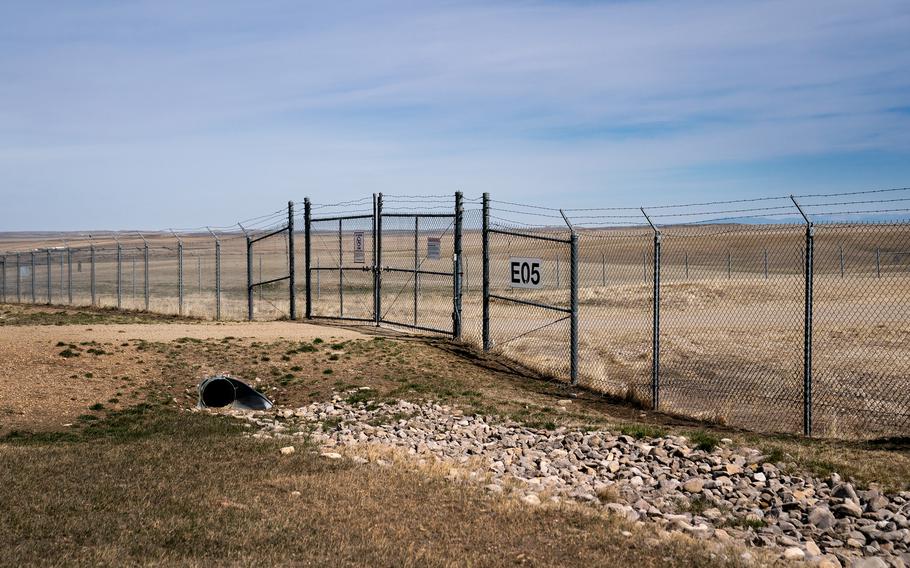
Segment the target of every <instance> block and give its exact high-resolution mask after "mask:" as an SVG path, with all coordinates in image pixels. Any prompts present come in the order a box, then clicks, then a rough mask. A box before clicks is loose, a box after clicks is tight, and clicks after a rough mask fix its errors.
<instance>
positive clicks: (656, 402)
mask: <svg viewBox="0 0 910 568" xmlns="http://www.w3.org/2000/svg"><path fill="white" fill-rule="evenodd" d="M641 213H642V215H644V216H645V219H647V221H648V224H649V225H651V229H652V230H653V231H654V266H653V268H652V270H653V274H652V278H651V282H652V286H653V290H652V293H651V294H652V297H653V300H652V301H651V306H652V320H651V409H652V410H657V409H658V408H660V252H661V251H660V248H661V234H660V229H658V228H657V227H656V226H655V225H654V223H652V222H651V218H650V217H648V214H647V213H645V210H644V208H641Z"/></svg>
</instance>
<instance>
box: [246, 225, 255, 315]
mask: <svg viewBox="0 0 910 568" xmlns="http://www.w3.org/2000/svg"><path fill="white" fill-rule="evenodd" d="M246 319H247V320H249V321H253V240H252V239H251V238H250V236H249V235H247V236H246Z"/></svg>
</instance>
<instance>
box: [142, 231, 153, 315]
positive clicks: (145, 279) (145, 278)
mask: <svg viewBox="0 0 910 568" xmlns="http://www.w3.org/2000/svg"><path fill="white" fill-rule="evenodd" d="M143 240H145V239H143ZM142 250H143V267H142V287H143V294H144V296H145V311H149V302H150V300H151V286H150V285H149V244H148V241H145V244H144V246H143V249H142Z"/></svg>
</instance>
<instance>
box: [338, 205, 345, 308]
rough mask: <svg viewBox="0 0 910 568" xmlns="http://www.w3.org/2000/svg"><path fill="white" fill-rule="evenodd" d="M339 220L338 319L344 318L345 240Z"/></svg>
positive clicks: (339, 220)
mask: <svg viewBox="0 0 910 568" xmlns="http://www.w3.org/2000/svg"><path fill="white" fill-rule="evenodd" d="M342 223H343V221H342V220H341V219H338V317H344V243H343V242H342V241H343V240H344V235H343V234H342V233H343V230H344V227H343V225H342Z"/></svg>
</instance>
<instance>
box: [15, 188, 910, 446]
mask: <svg viewBox="0 0 910 568" xmlns="http://www.w3.org/2000/svg"><path fill="white" fill-rule="evenodd" d="M906 202H910V189H894V190H878V191H872V192H853V193H846V194H838V195H835V194H825V195H804V196H796V197H770V198H759V199H745V200H731V201H719V202H712V203H697V204H686V205H669V206H657V207H645V208H633V207H612V208H587V209H565V210H560V209H555V208H547V207H541V206H534V205H528V204H520V203H510V202H503V201H495V200H492V199H490V198H489V197H488V196H486V195H485V196H484V197H483V198H474V199H470V198H469V199H464V198H462V197H461V196H460V194H459V195H457V196H454V197H453V196H440V195H421V196H400V195H396V196H391V195H386V196H383V195H382V194H377V195H373V196H371V197H369V196H368V197H364V198H362V199H356V200H352V201H348V202H344V203H335V204H311V203H309V201H308V200H307V201H305V202H303V203H296V204H295V203H291V204H289V207H288V208H287V209H285V208H282V209H280V210H278V211H275V212H273V213H270V214H267V215H263V216H261V217H257V218H254V219H250V220H247V221H242V222H241V223H238V224H237V225H236V226H235V227H212V228H207V227H201V228H195V229H185V230H174V231H171V230H168V231H159V232H148V233H132V234H126V233H99V234H93V235H91V236H87V235H86V236H84V237H83V238H81V239H75V238H73V237H72V236H71V235H69V236H67V239H68V241H66V242H64V241H59V242H57V243H55V244H53V245H49V244H48V241H47V238H46V237H42V236H38V237H36V238H33V239H31V238H28V237H22V236H19V237H18V238H17V239H12V238H10V239H5V240H4V242H3V243H2V246H3V247H4V248H8V249H11V251H10V252H5V253H0V301H4V302H22V303H37V304H50V305H94V306H103V307H119V308H124V309H137V310H148V311H153V312H159V313H167V314H183V315H189V316H198V317H206V318H213V319H231V320H238V319H262V320H270V319H284V318H291V319H293V318H295V316H297V315H298V314H297V313H296V308H297V305H298V303H300V304H305V309H303V310H301V312H302V313H303V315H304V316H306V317H312V318H333V319H346V320H354V321H359V322H364V323H371V324H374V325H380V324H388V325H394V326H397V327H403V328H412V329H417V330H421V331H427V332H435V333H442V334H446V335H450V336H453V337H456V338H460V339H462V340H463V341H466V342H470V343H473V344H475V345H477V346H478V347H481V348H484V349H486V350H489V351H491V352H493V353H496V354H499V355H501V356H503V357H508V358H511V359H514V360H516V361H519V362H521V363H523V364H525V365H526V366H528V367H530V368H532V369H535V370H536V371H538V372H540V373H543V374H545V375H547V376H550V377H552V378H553V379H554V380H559V381H564V382H566V383H575V384H578V385H581V386H584V387H586V388H588V389H591V390H593V391H595V392H600V393H603V394H605V395H609V396H611V397H618V398H623V399H627V400H629V401H631V402H634V403H636V404H640V405H642V406H644V407H650V408H657V409H659V410H661V411H665V412H670V413H675V414H680V415H686V416H691V417H696V418H702V419H706V420H710V421H714V422H720V423H726V424H731V425H737V426H743V427H746V428H751V429H756V430H763V431H784V432H804V433H812V434H815V435H822V436H832V437H876V436H906V435H908V433H910V388H908V387H910V350H908V348H907V346H908V345H910V223H908V222H905V221H902V220H901V218H900V216H901V215H905V214H906V212H908V211H910V209H906V208H902V207H901V205H902V204H904V203H906ZM295 206H296V210H295ZM295 221H296V223H295ZM298 296H299V297H300V299H299V300H298Z"/></svg>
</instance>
